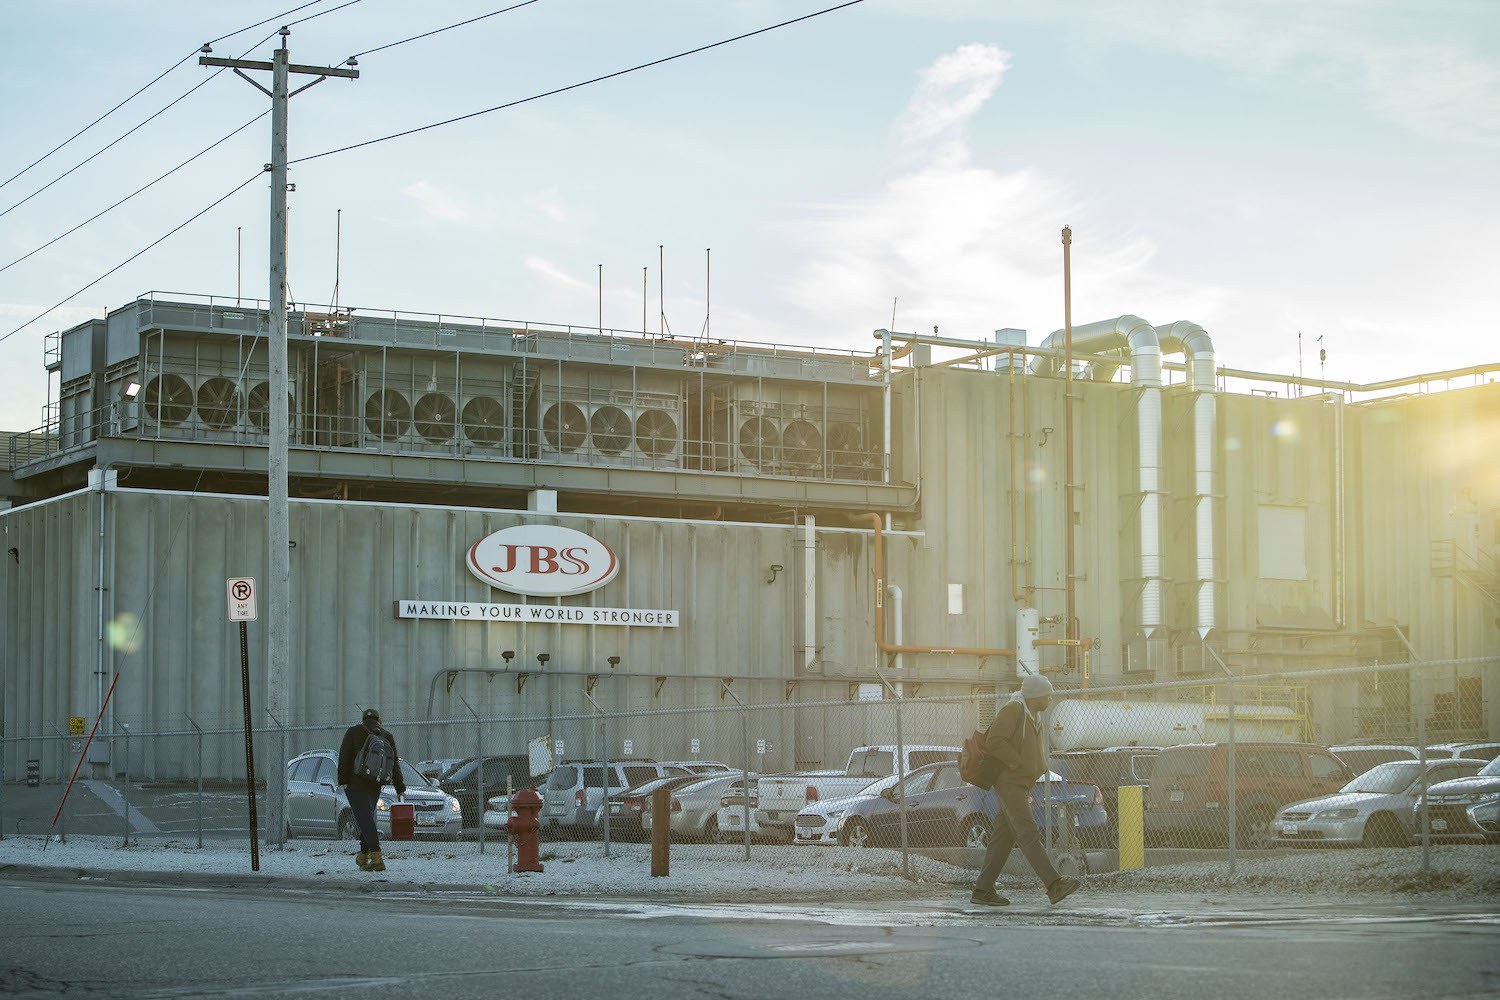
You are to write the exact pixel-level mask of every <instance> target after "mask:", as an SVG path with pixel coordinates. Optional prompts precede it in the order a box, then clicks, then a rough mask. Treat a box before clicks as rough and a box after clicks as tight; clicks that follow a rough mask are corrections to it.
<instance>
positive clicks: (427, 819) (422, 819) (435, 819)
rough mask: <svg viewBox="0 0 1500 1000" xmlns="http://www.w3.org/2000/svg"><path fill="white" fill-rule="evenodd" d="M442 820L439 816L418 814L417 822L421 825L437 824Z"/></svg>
mask: <svg viewBox="0 0 1500 1000" xmlns="http://www.w3.org/2000/svg"><path fill="white" fill-rule="evenodd" d="M442 821H443V817H441V816H418V817H417V822H418V823H420V824H422V825H423V826H437V825H438V824H439V823H441V822H442Z"/></svg>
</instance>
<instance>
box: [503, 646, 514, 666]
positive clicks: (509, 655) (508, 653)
mask: <svg viewBox="0 0 1500 1000" xmlns="http://www.w3.org/2000/svg"><path fill="white" fill-rule="evenodd" d="M515 658H516V651H515V650H514V649H507V650H505V651H504V652H502V653H501V654H500V659H502V660H504V661H505V662H506V663H507V664H508V663H510V661H511V660H514V659H515Z"/></svg>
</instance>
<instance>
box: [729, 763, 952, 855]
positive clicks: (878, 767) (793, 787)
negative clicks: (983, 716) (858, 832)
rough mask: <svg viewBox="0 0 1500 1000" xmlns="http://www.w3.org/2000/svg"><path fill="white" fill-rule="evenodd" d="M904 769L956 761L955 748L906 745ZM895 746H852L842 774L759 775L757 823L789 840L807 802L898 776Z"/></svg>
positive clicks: (852, 792)
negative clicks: (890, 775) (896, 774)
mask: <svg viewBox="0 0 1500 1000" xmlns="http://www.w3.org/2000/svg"><path fill="white" fill-rule="evenodd" d="M904 749H905V751H906V766H905V767H903V768H901V769H900V771H901V773H905V772H907V771H912V770H915V769H916V768H919V767H922V766H923V765H924V764H935V763H937V762H938V761H944V760H957V759H958V747H939V746H915V745H911V744H908V745H907V746H906V747H905V748H904ZM896 763H897V756H896V746H895V744H890V745H887V746H866V747H855V748H854V749H853V750H852V751H850V753H849V762H848V763H847V764H845V765H844V769H843V770H842V771H803V772H800V773H798V774H775V775H770V774H767V775H762V776H761V779H760V781H759V782H758V785H759V787H758V789H757V791H758V794H757V795H756V796H755V810H756V816H755V819H756V822H757V824H758V825H759V827H760V829H762V830H763V831H767V832H770V831H773V830H774V831H776V832H777V833H780V834H783V835H784V839H786V840H791V839H792V836H791V834H792V821H793V820H795V819H796V818H797V814H798V813H799V812H801V811H802V810H803V809H804V808H806V807H807V804H808V803H809V802H818V801H821V800H823V799H835V798H840V797H842V796H845V795H853V794H854V793H855V792H857V791H859V790H860V789H861V788H863V787H865V786H866V785H868V784H869V783H870V782H871V781H873V780H874V779H876V778H883V777H885V776H886V775H889V774H895V773H897V767H896Z"/></svg>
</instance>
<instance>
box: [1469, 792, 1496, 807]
mask: <svg viewBox="0 0 1500 1000" xmlns="http://www.w3.org/2000/svg"><path fill="white" fill-rule="evenodd" d="M1468 801H1469V804H1470V805H1481V804H1483V803H1485V802H1500V792H1494V791H1483V792H1470V793H1469V800H1468Z"/></svg>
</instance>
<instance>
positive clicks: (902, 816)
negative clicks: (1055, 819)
mask: <svg viewBox="0 0 1500 1000" xmlns="http://www.w3.org/2000/svg"><path fill="white" fill-rule="evenodd" d="M895 658H896V657H895V656H894V655H893V654H887V659H886V663H887V665H893V664H891V661H892V660H894V659H895ZM879 673H880V683H881V684H883V685H884V686H885V688H886V690H888V691H890V693H891V697H892V698H894V699H896V764H895V771H896V784H895V788H896V789H897V790H898V791H899V792H900V793H901V797H900V798H899V799H897V800H896V812H897V816H898V819H899V821H900V826H901V877H902V878H904V879H906V880H907V881H911V845H910V841H909V837H908V827H907V824H906V819H907V812H906V790H905V788H904V786H905V784H906V738H905V737H904V736H903V735H902V734H901V689H900V688H898V687H896V686H895V685H894V684H892V683H891V682H890V679H889V678H888V677H886V675H885V671H884V670H881V671H880V672H879ZM793 822H794V823H795V822H796V821H795V820H793ZM794 836H795V834H794ZM1049 846H1050V845H1049Z"/></svg>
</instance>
